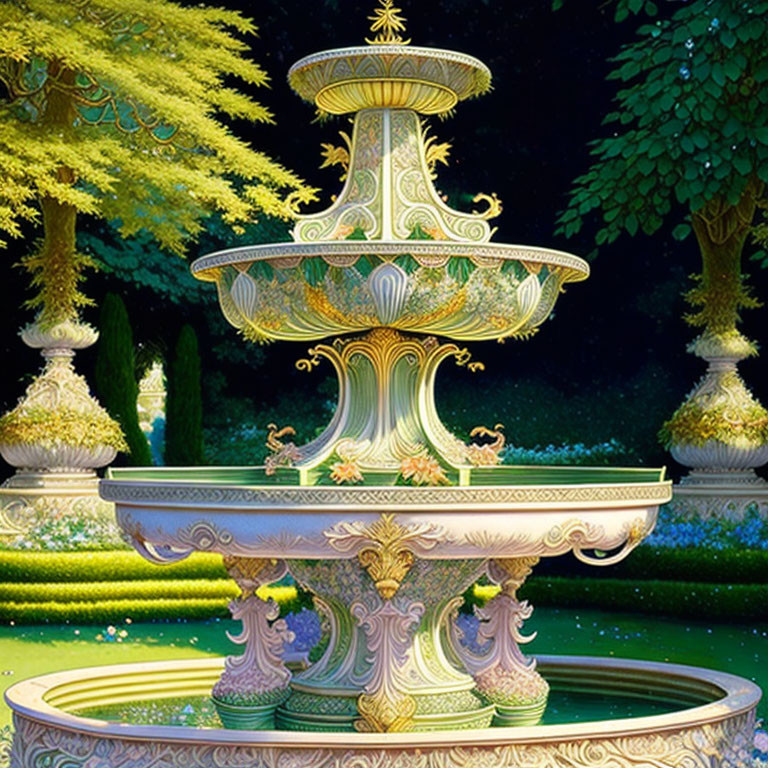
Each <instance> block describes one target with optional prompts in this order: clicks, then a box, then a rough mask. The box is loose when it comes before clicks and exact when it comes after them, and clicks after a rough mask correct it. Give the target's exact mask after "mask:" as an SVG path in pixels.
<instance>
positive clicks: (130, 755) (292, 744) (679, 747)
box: [6, 656, 761, 768]
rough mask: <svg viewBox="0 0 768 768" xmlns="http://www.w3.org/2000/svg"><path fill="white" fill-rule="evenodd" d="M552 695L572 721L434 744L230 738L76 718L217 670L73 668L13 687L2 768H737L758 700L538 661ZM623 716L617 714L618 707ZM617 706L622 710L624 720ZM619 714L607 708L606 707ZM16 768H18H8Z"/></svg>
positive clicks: (152, 698) (731, 685) (453, 735)
mask: <svg viewBox="0 0 768 768" xmlns="http://www.w3.org/2000/svg"><path fill="white" fill-rule="evenodd" d="M538 661H539V667H538V668H539V669H540V670H541V671H542V673H543V674H544V675H546V677H547V679H548V680H549V682H550V684H551V685H552V688H553V691H554V692H557V691H560V692H563V693H564V694H567V695H569V696H570V697H571V699H572V701H581V702H582V704H579V705H578V706H580V707H581V708H582V710H583V709H584V708H587V709H589V714H588V715H587V716H586V720H585V719H581V720H579V721H576V722H574V720H576V718H575V717H574V718H571V721H570V722H560V723H557V724H549V725H539V726H533V727H518V728H503V727H502V728H486V729H479V730H468V731H455V732H434V733H387V734H379V733H296V732H285V731H231V730H224V729H221V728H191V727H188V726H183V725H134V724H130V723H124V722H110V721H109V720H105V719H96V718H94V717H84V716H79V715H77V714H75V713H76V712H83V711H88V710H90V711H95V710H102V711H103V710H104V709H105V708H109V707H111V706H113V705H119V704H129V703H130V702H142V703H144V704H149V703H153V702H159V701H162V700H169V699H177V698H184V697H205V696H208V695H210V691H211V688H212V686H213V684H214V683H215V681H216V680H217V679H218V678H219V675H220V674H221V671H222V667H223V660H221V659H202V660H194V661H177V662H161V663H152V664H124V665H116V666H109V667H97V668H91V669H81V670H72V671H69V672H60V673H56V674H52V675H45V676H42V677H36V678H32V679H30V680H26V681H24V682H21V683H18V684H17V685H14V686H13V687H11V688H10V689H8V691H7V692H6V700H7V702H8V704H9V705H10V707H11V708H12V709H13V711H14V723H15V737H14V744H13V757H12V764H15V765H35V764H37V758H38V757H42V756H45V757H46V758H49V760H48V762H47V763H46V764H48V765H51V766H53V767H54V768H55V767H56V766H63V765H65V764H66V765H67V766H69V768H79V767H80V766H82V768H97V766H106V765H125V764H130V765H132V766H136V767H137V768H138V767H139V766H149V765H152V766H163V768H165V766H169V767H170V766H179V765H184V766H188V767H189V768H194V767H196V766H216V767H217V768H219V767H221V768H223V767H224V766H238V765H258V766H260V768H287V767H288V766H299V765H300V766H302V767H303V768H353V767H354V768H411V767H413V768H480V766H482V768H513V766H519V765H536V766H553V767H554V766H563V765H567V766H569V768H580V766H585V767H586V766H594V765H602V766H617V767H618V766H640V765H664V766H668V767H669V768H677V766H680V768H682V767H683V766H686V768H699V766H701V767H702V768H703V767H704V766H706V767H707V768H716V767H719V766H722V767H723V768H725V766H734V765H742V764H744V761H745V760H746V759H747V758H748V756H749V754H750V751H751V740H752V737H753V733H754V723H755V708H756V707H757V704H758V702H759V700H760V696H761V692H760V689H759V688H758V687H757V686H756V685H755V684H754V683H752V682H750V681H748V680H745V679H743V678H740V677H736V676H734V675H729V674H726V673H722V672H714V671H711V670H705V669H700V668H697V667H688V666H681V665H676V664H659V663H652V662H645V661H631V660H626V659H614V658H610V659H607V658H594V657H576V656H542V657H539V660H538ZM612 700H613V701H615V702H626V701H636V702H637V711H639V712H645V711H649V709H648V708H649V706H651V705H652V706H651V708H650V711H661V712H662V713H661V714H651V715H644V716H640V717H632V716H623V717H618V718H616V717H613V718H612V719H598V717H601V715H600V714H599V712H598V711H597V710H595V709H591V708H589V707H590V704H589V702H592V706H598V708H599V709H601V708H602V707H599V705H596V704H595V703H596V702H601V703H603V704H606V705H607V707H608V711H609V712H610V707H611V701H612ZM621 706H625V705H621ZM621 706H619V708H618V709H619V710H621ZM615 709H616V708H614V710H615ZM14 760H15V762H14Z"/></svg>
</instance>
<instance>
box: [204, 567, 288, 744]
mask: <svg viewBox="0 0 768 768" xmlns="http://www.w3.org/2000/svg"><path fill="white" fill-rule="evenodd" d="M224 566H225V567H226V569H227V572H228V573H229V575H230V576H231V577H232V578H233V579H234V580H235V581H236V582H237V585H238V586H239V587H240V589H241V590H242V594H241V596H240V597H238V598H236V599H235V600H233V601H232V602H231V603H230V604H229V610H230V611H231V613H232V618H233V619H235V620H237V621H241V622H242V624H243V631H242V632H241V633H240V634H239V635H231V634H230V633H227V636H228V637H229V639H230V640H231V641H232V642H233V643H237V644H238V645H244V646H245V652H244V653H243V654H242V655H240V656H229V657H228V658H227V661H226V667H225V669H224V674H223V675H222V676H221V679H220V680H219V682H218V683H216V685H215V686H214V688H213V701H214V704H215V705H216V709H217V711H218V713H219V717H220V718H221V720H222V722H223V723H224V725H225V726H227V727H228V728H247V729H251V730H257V729H259V730H260V729H271V728H274V725H275V722H274V713H275V709H277V707H278V706H279V704H280V703H281V702H282V701H284V700H285V699H286V698H287V697H288V694H289V689H288V684H289V682H290V680H291V673H290V672H289V671H288V669H287V668H286V666H285V664H284V663H283V660H282V656H281V654H282V650H283V643H285V642H290V641H291V640H292V634H291V633H290V632H289V631H288V627H287V625H286V623H285V621H284V620H283V619H278V616H279V615H280V608H279V606H278V605H277V603H276V602H275V601H274V600H273V599H272V598H270V599H269V600H262V599H261V598H260V597H259V596H258V595H257V594H256V591H257V590H258V589H259V587H260V586H262V585H263V584H270V583H272V582H274V581H278V580H279V579H281V578H282V577H283V576H284V575H285V573H286V565H285V562H283V561H282V560H268V559H262V558H243V557H225V558H224Z"/></svg>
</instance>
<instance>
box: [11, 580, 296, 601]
mask: <svg viewBox="0 0 768 768" xmlns="http://www.w3.org/2000/svg"><path fill="white" fill-rule="evenodd" d="M293 592H294V594H295V590H293ZM239 594H240V590H239V589H238V587H237V584H235V582H234V581H231V580H224V579H215V580H208V579H185V580H181V581H176V580H173V581H171V580H165V581H154V580H153V581H150V580H147V581H107V582H94V581H89V582H69V583H63V584H0V603H85V602H91V603H92V602H109V601H110V600H127V599H131V600H167V599H168V600H197V599H219V598H220V599H224V600H231V599H232V598H234V597H237V596H238V595H239Z"/></svg>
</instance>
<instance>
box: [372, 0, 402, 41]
mask: <svg viewBox="0 0 768 768" xmlns="http://www.w3.org/2000/svg"><path fill="white" fill-rule="evenodd" d="M392 3H393V0H379V4H380V6H381V7H380V8H377V9H376V10H375V11H374V12H373V16H369V17H368V19H369V20H370V21H372V22H373V23H372V24H371V32H376V33H377V34H376V37H374V38H373V40H370V39H368V38H367V37H366V38H365V42H366V43H368V44H369V45H408V43H410V42H411V41H410V39H408V40H403V38H402V36H401V35H399V34H398V32H405V19H404V18H403V17H402V16H400V15H399V14H400V11H401V10H402V9H401V8H395V7H394V5H393V4H392Z"/></svg>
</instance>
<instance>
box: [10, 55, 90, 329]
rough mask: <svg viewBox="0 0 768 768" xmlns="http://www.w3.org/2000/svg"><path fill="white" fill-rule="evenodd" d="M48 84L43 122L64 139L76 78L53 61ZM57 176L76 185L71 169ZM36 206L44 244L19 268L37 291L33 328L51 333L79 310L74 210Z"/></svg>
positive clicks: (48, 203)
mask: <svg viewBox="0 0 768 768" xmlns="http://www.w3.org/2000/svg"><path fill="white" fill-rule="evenodd" d="M49 80H50V82H51V85H50V87H49V88H48V91H47V103H46V108H45V114H44V115H43V119H42V122H43V124H44V125H46V126H50V127H55V128H57V129H58V130H59V131H60V132H62V133H64V134H68V133H70V132H71V131H72V125H73V122H74V119H75V117H76V116H77V114H76V109H75V103H74V100H73V98H72V95H71V91H70V89H71V88H72V87H73V86H74V84H75V73H74V72H73V71H72V70H69V69H66V68H65V67H64V65H63V64H61V62H59V61H58V60H54V61H52V62H51V64H50V67H49ZM59 86H60V87H59ZM56 175H57V180H58V182H59V183H61V184H74V183H75V181H76V180H77V179H76V177H75V174H74V172H73V171H72V169H71V168H68V167H66V166H61V167H60V168H59V169H58V170H57V172H56ZM39 202H40V208H41V210H42V213H43V242H42V244H41V246H40V248H39V250H38V251H37V252H36V253H34V254H32V255H30V256H29V257H27V258H26V259H24V261H23V263H24V265H25V267H26V268H27V269H28V270H29V271H30V272H31V273H32V275H33V278H32V285H33V286H34V287H36V288H38V289H39V290H38V294H37V296H36V297H35V298H33V299H32V300H31V302H30V304H31V305H32V306H39V307H40V315H39V317H38V323H39V324H40V325H41V326H43V327H50V326H52V325H55V324H56V323H58V322H61V321H64V320H75V319H77V307H78V304H80V303H83V302H82V298H81V297H79V295H78V291H77V284H78V282H79V280H80V272H81V271H82V268H83V261H82V260H81V259H79V258H78V256H77V251H76V234H75V224H76V219H77V210H76V209H75V207H74V206H73V205H70V204H68V203H62V202H60V201H59V200H57V199H56V198H54V197H51V196H50V195H42V196H41V197H40V200H39Z"/></svg>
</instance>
